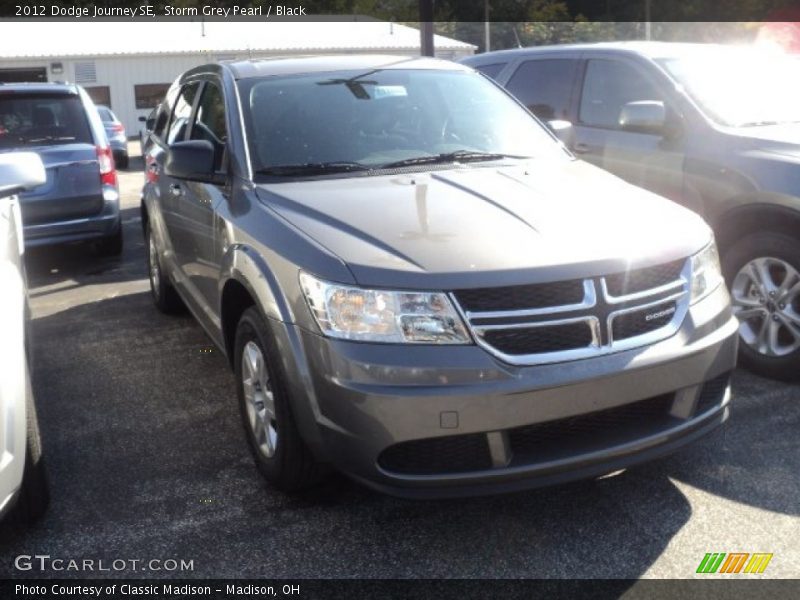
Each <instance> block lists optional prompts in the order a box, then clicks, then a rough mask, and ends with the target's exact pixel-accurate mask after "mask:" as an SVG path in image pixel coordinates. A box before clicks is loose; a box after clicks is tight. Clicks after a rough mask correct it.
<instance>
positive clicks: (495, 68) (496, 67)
mask: <svg viewBox="0 0 800 600" xmlns="http://www.w3.org/2000/svg"><path fill="white" fill-rule="evenodd" d="M505 66H506V63H493V64H491V65H480V66H477V67H475V68H476V69H477V70H478V71H480V72H481V73H483V74H484V75H486V76H487V77H491V78H492V79H497V76H498V75H499V74H500V71H502V70H503V67H505Z"/></svg>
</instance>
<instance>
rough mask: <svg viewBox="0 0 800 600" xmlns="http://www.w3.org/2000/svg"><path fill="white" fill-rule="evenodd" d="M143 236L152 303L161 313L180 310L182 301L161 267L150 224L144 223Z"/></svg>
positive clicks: (172, 312)
mask: <svg viewBox="0 0 800 600" xmlns="http://www.w3.org/2000/svg"><path fill="white" fill-rule="evenodd" d="M144 236H145V252H146V254H147V273H148V276H149V279H150V294H151V296H152V297H153V303H154V304H155V305H156V308H157V309H158V310H160V311H161V312H163V313H166V314H174V313H177V312H180V311H181V310H182V309H183V306H184V305H183V301H182V300H181V298H180V296H178V292H176V291H175V288H174V287H172V284H171V283H170V282H169V279H168V277H167V275H166V274H165V273H164V270H163V269H162V268H161V258H160V256H159V254H158V247H157V246H156V242H155V237H154V236H153V234H152V231H151V229H150V225H145V230H144Z"/></svg>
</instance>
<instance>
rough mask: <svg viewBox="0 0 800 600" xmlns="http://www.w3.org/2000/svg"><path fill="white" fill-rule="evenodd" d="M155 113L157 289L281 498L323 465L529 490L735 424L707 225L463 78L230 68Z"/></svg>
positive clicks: (372, 67)
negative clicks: (211, 358) (233, 407)
mask: <svg viewBox="0 0 800 600" xmlns="http://www.w3.org/2000/svg"><path fill="white" fill-rule="evenodd" d="M240 99H241V101H240ZM165 103H166V105H167V106H168V107H170V110H169V113H170V115H171V116H170V118H169V121H168V122H166V123H164V124H163V126H161V127H159V126H158V125H157V126H156V127H155V128H154V131H153V133H152V134H151V138H152V139H153V145H152V147H151V150H150V152H149V153H148V156H147V157H146V160H147V162H148V178H147V180H146V184H145V187H144V190H143V204H142V223H143V228H144V235H145V240H146V244H145V245H146V248H147V260H148V268H149V277H150V285H151V290H152V296H153V300H154V302H155V304H156V306H157V307H158V308H159V309H161V310H163V311H167V312H168V311H171V310H175V309H178V308H180V306H181V304H185V306H187V307H188V308H189V310H190V311H191V312H192V313H193V314H194V316H195V317H196V318H197V320H198V321H199V322H200V324H201V325H202V326H203V327H204V328H205V330H206V332H207V333H208V334H209V336H210V337H211V339H212V340H213V341H214V342H215V343H216V345H217V346H218V347H219V348H220V349H221V350H222V351H223V352H224V353H225V355H226V356H227V358H228V361H229V363H230V365H231V367H232V368H233V370H234V371H235V373H236V381H237V391H238V397H239V403H240V408H241V413H242V420H243V423H244V428H245V431H246V434H247V438H248V441H249V443H250V446H251V449H252V451H253V454H254V457H255V460H256V463H257V465H258V467H259V469H260V470H261V472H262V473H263V474H264V475H265V477H266V478H267V479H268V480H269V481H270V482H271V483H272V484H274V485H275V486H276V487H278V488H280V489H283V490H294V489H298V488H302V487H304V486H306V485H310V484H311V483H313V482H314V481H316V480H317V478H318V477H319V476H320V473H321V472H324V470H325V468H326V467H325V465H333V466H335V467H337V468H338V469H340V470H341V471H344V472H345V473H347V474H349V475H350V476H352V477H353V478H355V479H357V480H359V481H362V482H364V483H366V484H368V485H370V486H372V487H374V488H376V489H379V490H384V491H387V492H390V493H395V494H400V495H409V496H448V495H460V494H476V493H488V492H497V491H502V490H512V489H520V488H524V487H530V486H534V485H542V484H547V483H554V482H559V481H564V480H568V479H573V478H578V477H591V476H595V475H601V474H605V473H608V472H611V471H614V470H617V469H620V468H622V467H625V466H627V465H630V464H634V463H638V462H640V461H643V460H646V459H649V458H653V457H655V456H659V455H662V454H664V453H666V452H669V451H672V450H674V449H676V448H679V447H681V446H683V445H684V444H687V443H688V442H690V441H692V440H695V439H697V438H698V437H700V436H703V435H705V434H706V433H708V432H709V431H711V430H713V429H714V428H715V427H717V426H718V425H719V424H720V423H722V422H723V421H724V420H725V419H726V418H727V416H728V413H729V399H730V395H729V383H728V382H729V376H730V373H731V370H732V369H733V368H734V361H735V356H736V347H737V333H736V332H737V327H738V324H737V322H736V319H735V318H734V317H733V314H732V312H731V307H730V298H729V295H728V292H727V290H726V289H725V286H724V285H723V284H722V275H721V273H720V267H719V264H718V259H717V253H716V248H715V245H714V241H713V235H712V233H711V230H710V229H709V227H708V226H707V225H706V224H705V223H704V222H703V220H702V219H701V218H700V217H699V216H697V215H695V214H693V213H692V212H691V211H689V210H687V209H685V208H682V207H680V206H678V205H676V204H674V203H672V202H670V201H668V200H665V199H663V198H660V197H658V196H656V195H655V194H653V193H651V192H647V191H645V190H642V189H639V188H637V187H634V186H632V185H629V184H627V183H625V182H623V181H622V180H620V179H618V178H616V177H614V176H612V175H609V174H608V173H606V172H605V171H603V170H601V169H598V168H597V167H594V166H592V165H590V164H588V163H585V162H582V161H577V160H575V159H574V157H573V156H572V155H571V154H569V153H568V152H567V151H565V150H564V148H563V146H562V145H561V144H560V143H559V142H558V141H557V139H556V138H555V137H554V136H553V135H552V134H551V133H550V132H549V131H548V130H547V129H546V128H544V127H542V126H541V125H540V124H539V123H538V122H537V121H536V120H535V119H533V118H532V117H531V116H530V114H529V113H528V112H527V111H526V110H524V109H523V108H522V107H521V106H520V105H519V104H518V103H517V102H515V101H514V100H512V99H511V98H510V96H509V95H508V94H506V93H505V92H504V91H502V90H501V89H500V88H499V87H497V86H496V85H494V84H492V83H490V82H489V81H487V80H486V79H485V78H484V77H481V76H480V75H478V74H477V73H475V72H474V71H472V70H471V69H468V68H466V67H463V66H460V65H456V64H454V63H450V62H445V61H437V60H433V59H403V60H400V59H398V58H397V57H375V56H371V57H370V56H353V57H327V58H297V59H280V60H269V61H242V62H232V63H226V64H218V65H206V66H202V67H198V68H195V69H192V70H190V71H188V72H186V73H185V74H183V75H182V76H181V77H179V78H178V80H177V81H176V82H175V83H174V84H173V85H172V86H171V88H170V89H169V91H168V93H167V97H166V101H165Z"/></svg>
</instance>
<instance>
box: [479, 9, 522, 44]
mask: <svg viewBox="0 0 800 600" xmlns="http://www.w3.org/2000/svg"><path fill="white" fill-rule="evenodd" d="M515 31H516V30H515ZM483 37H484V44H483V45H484V46H485V47H486V49H485V50H484V52H489V51H490V50H491V49H492V33H491V27H489V0H483Z"/></svg>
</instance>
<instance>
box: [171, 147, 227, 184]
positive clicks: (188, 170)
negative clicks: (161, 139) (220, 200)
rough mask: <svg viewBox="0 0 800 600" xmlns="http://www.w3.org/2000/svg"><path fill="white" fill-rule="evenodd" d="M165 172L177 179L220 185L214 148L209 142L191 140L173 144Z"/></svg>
mask: <svg viewBox="0 0 800 600" xmlns="http://www.w3.org/2000/svg"><path fill="white" fill-rule="evenodd" d="M164 172H165V173H166V174H167V175H169V176H170V177H174V178H176V179H187V180H189V181H202V182H206V183H219V182H220V179H221V177H220V175H219V174H217V173H216V172H215V171H214V146H213V145H212V144H211V142H209V141H208V140H189V141H185V142H175V143H174V144H171V145H170V147H169V150H168V151H167V160H166V162H165V164H164Z"/></svg>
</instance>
